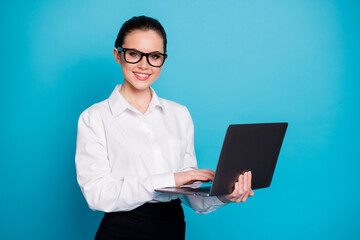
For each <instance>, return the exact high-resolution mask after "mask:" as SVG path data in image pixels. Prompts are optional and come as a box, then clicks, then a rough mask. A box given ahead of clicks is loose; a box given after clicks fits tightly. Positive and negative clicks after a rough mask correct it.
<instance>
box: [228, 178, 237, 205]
mask: <svg viewBox="0 0 360 240" xmlns="http://www.w3.org/2000/svg"><path fill="white" fill-rule="evenodd" d="M238 195H239V183H238V182H236V183H235V185H234V190H233V191H232V193H230V194H229V198H230V200H231V201H232V202H235V201H236V200H237V198H238Z"/></svg>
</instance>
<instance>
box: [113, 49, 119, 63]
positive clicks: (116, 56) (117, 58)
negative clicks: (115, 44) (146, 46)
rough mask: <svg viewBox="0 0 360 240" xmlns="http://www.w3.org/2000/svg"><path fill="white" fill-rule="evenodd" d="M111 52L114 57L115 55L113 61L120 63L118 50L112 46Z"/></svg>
mask: <svg viewBox="0 0 360 240" xmlns="http://www.w3.org/2000/svg"><path fill="white" fill-rule="evenodd" d="M113 54H114V57H115V61H116V62H117V63H118V64H120V65H121V57H120V54H121V53H119V51H118V50H117V48H114V50H113Z"/></svg>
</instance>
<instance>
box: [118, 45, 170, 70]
mask: <svg viewBox="0 0 360 240" xmlns="http://www.w3.org/2000/svg"><path fill="white" fill-rule="evenodd" d="M117 50H118V51H119V53H120V52H124V59H125V61H126V62H127V63H131V64H136V63H138V62H140V61H141V59H143V57H144V56H145V57H146V61H147V62H148V64H149V65H150V66H152V67H161V66H162V65H164V63H165V59H166V58H167V54H165V53H160V52H151V53H143V52H141V51H139V50H136V49H133V48H122V47H117ZM128 50H132V51H135V52H138V53H140V55H141V56H140V58H139V61H137V62H129V61H128V60H126V58H125V53H126V51H128ZM152 54H160V55H162V56H163V57H164V60H163V62H162V63H161V65H160V66H154V65H152V64H151V63H150V61H149V56H150V55H152Z"/></svg>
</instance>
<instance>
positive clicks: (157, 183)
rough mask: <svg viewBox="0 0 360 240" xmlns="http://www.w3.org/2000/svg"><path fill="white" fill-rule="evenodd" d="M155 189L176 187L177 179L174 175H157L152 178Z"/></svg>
mask: <svg viewBox="0 0 360 240" xmlns="http://www.w3.org/2000/svg"><path fill="white" fill-rule="evenodd" d="M152 178H153V179H152V182H153V187H154V189H159V188H164V187H175V178H174V174H173V173H164V174H156V175H153V176H152Z"/></svg>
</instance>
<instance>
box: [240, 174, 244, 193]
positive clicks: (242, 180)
mask: <svg viewBox="0 0 360 240" xmlns="http://www.w3.org/2000/svg"><path fill="white" fill-rule="evenodd" d="M243 193H244V175H243V174H241V175H240V176H239V194H243Z"/></svg>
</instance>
